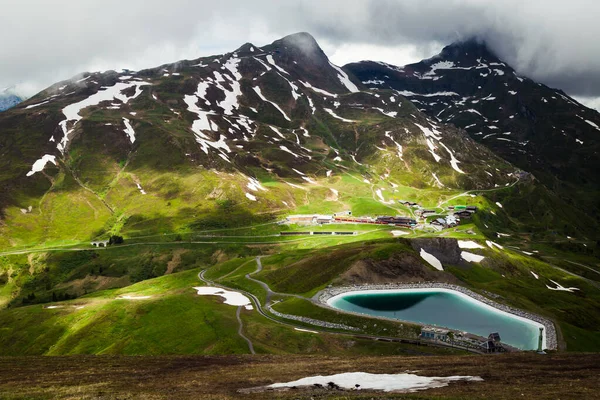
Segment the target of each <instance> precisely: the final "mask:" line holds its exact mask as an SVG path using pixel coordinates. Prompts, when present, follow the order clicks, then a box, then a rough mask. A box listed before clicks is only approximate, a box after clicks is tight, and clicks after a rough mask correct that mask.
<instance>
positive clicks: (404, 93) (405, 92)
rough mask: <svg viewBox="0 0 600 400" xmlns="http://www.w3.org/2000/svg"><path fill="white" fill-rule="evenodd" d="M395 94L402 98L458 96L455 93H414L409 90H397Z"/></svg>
mask: <svg viewBox="0 0 600 400" xmlns="http://www.w3.org/2000/svg"><path fill="white" fill-rule="evenodd" d="M396 92H397V93H398V94H399V95H401V96H404V97H412V96H419V97H437V96H458V95H459V94H458V93H456V92H435V93H415V92H411V91H409V90H397V91H396Z"/></svg>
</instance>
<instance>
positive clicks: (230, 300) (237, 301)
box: [194, 286, 252, 310]
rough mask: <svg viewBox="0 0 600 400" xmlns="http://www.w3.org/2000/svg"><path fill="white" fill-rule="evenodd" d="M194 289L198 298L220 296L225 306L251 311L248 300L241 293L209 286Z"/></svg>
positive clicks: (250, 304)
mask: <svg viewBox="0 0 600 400" xmlns="http://www.w3.org/2000/svg"><path fill="white" fill-rule="evenodd" d="M194 289H195V290H196V291H197V292H198V295H200V296H221V297H223V298H224V299H225V301H224V303H225V304H229V305H230V306H236V307H245V308H246V310H252V303H251V302H250V299H249V298H248V297H246V296H244V295H243V294H241V293H238V292H233V291H230V290H225V289H221V288H217V287H210V286H199V287H195V288H194Z"/></svg>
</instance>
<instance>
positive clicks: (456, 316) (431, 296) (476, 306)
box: [327, 289, 545, 350]
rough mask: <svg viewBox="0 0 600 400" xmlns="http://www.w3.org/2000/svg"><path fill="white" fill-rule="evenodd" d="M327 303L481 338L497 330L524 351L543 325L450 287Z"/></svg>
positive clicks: (370, 293) (349, 296)
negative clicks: (453, 330) (467, 333)
mask: <svg viewBox="0 0 600 400" xmlns="http://www.w3.org/2000/svg"><path fill="white" fill-rule="evenodd" d="M327 303H328V304H329V305H330V306H332V307H334V308H337V309H340V310H343V311H352V312H358V313H363V314H368V315H372V316H378V317H387V318H394V319H398V320H403V321H407V322H416V323H419V324H424V325H437V326H441V327H446V328H450V329H455V330H459V331H465V332H469V333H473V334H476V335H479V336H484V337H487V336H488V335H489V334H490V333H492V332H499V333H500V336H501V338H502V342H504V343H507V344H509V345H511V346H514V347H517V348H519V349H523V350H532V349H537V347H538V346H537V345H538V336H539V327H541V326H542V325H541V324H539V323H538V322H534V321H531V320H528V319H525V318H522V317H518V316H516V315H513V314H509V313H507V312H504V311H501V310H498V309H496V308H494V307H492V306H489V305H487V304H485V303H482V302H480V301H478V300H475V299H474V298H472V297H469V296H467V295H465V294H463V293H460V292H456V291H453V290H449V289H405V290H367V291H358V292H349V293H343V294H340V295H337V296H335V297H332V298H331V299H329V300H328V301H327ZM544 345H545V339H544Z"/></svg>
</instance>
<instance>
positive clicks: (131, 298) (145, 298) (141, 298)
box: [117, 295, 152, 300]
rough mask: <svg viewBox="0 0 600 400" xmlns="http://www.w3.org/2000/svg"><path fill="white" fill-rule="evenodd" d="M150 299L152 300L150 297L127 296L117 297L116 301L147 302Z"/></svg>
mask: <svg viewBox="0 0 600 400" xmlns="http://www.w3.org/2000/svg"><path fill="white" fill-rule="evenodd" d="M151 298H152V296H129V295H125V296H119V297H117V299H119V300H148V299H151Z"/></svg>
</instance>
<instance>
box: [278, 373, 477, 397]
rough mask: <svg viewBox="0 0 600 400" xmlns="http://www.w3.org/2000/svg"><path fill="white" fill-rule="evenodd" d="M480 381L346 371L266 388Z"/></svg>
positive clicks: (406, 387) (387, 387)
mask: <svg viewBox="0 0 600 400" xmlns="http://www.w3.org/2000/svg"><path fill="white" fill-rule="evenodd" d="M456 381H473V382H481V381H483V379H482V378H480V377H478V376H448V377H435V376H432V377H429V376H419V375H415V374H370V373H367V372H346V373H342V374H335V375H328V376H321V375H319V376H310V377H306V378H302V379H298V380H296V381H291V382H286V383H274V384H272V385H269V386H267V387H268V388H274V389H276V388H289V387H294V386H312V385H315V384H319V385H322V386H324V387H327V385H328V384H329V382H333V383H334V384H335V385H337V386H339V387H341V388H344V389H355V390H364V389H366V390H382V391H384V392H394V391H402V392H409V393H412V392H416V391H419V390H426V389H432V388H440V387H444V386H448V385H449V384H450V382H456Z"/></svg>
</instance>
